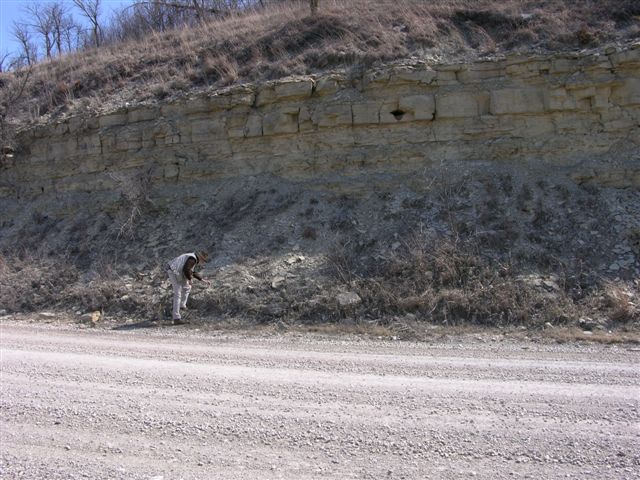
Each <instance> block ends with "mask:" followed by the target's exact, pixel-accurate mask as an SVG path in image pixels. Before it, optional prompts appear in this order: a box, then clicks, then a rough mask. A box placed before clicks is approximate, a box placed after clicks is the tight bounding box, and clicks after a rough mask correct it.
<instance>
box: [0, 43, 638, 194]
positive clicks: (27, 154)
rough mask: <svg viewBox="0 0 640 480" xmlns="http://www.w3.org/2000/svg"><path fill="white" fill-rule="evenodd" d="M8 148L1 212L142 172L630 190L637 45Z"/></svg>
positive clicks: (171, 109) (345, 80) (144, 115)
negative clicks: (535, 179) (480, 172)
mask: <svg viewBox="0 0 640 480" xmlns="http://www.w3.org/2000/svg"><path fill="white" fill-rule="evenodd" d="M19 141H20V149H19V151H18V152H17V153H16V155H15V158H14V159H13V161H12V162H11V164H7V165H5V166H4V170H3V172H2V177H3V179H2V181H1V185H0V198H1V199H3V200H0V202H2V203H6V202H8V201H9V200H10V199H11V200H15V199H16V198H17V197H19V198H22V199H25V198H35V197H39V196H43V195H44V196H47V195H50V194H55V195H57V196H58V197H59V196H60V195H64V194H65V192H74V191H80V192H94V193H95V192H100V191H102V192H105V193H106V192H109V191H111V190H113V189H114V185H115V183H116V182H117V178H118V176H119V175H127V174H136V173H139V172H142V171H149V172H150V173H149V175H150V177H151V178H150V181H151V182H152V183H153V185H154V186H162V185H167V184H173V185H175V184H182V183H185V182H189V183H190V184H191V183H194V182H209V181H212V180H220V179H225V178H232V177H238V176H246V175H260V174H273V175H275V176H279V177H283V178H286V179H288V180H294V181H297V180H311V179H313V180H314V181H317V180H318V179H322V178H323V177H325V176H327V175H333V174H338V175H339V176H340V177H345V176H346V177H349V176H358V177H360V176H362V175H366V174H370V173H381V172H395V173H411V172H422V171H424V170H425V169H430V168H431V167H433V166H438V165H442V164H443V163H445V162H448V163H454V164H456V165H458V167H459V168H463V169H465V170H468V171H473V169H474V168H481V169H485V168H487V166H491V168H500V166H501V165H509V166H512V167H513V166H515V167H516V168H521V169H522V171H523V172H527V174H531V175H539V176H543V177H545V176H549V175H562V176H568V177H570V178H572V179H573V180H574V181H575V182H578V183H593V184H601V185H605V186H614V187H634V188H638V187H640V44H635V45H632V46H630V47H628V48H626V49H624V50H621V51H619V50H616V49H615V48H611V49H609V50H606V51H604V52H599V53H589V54H579V53H576V54H574V55H568V54H563V55H554V56H540V57H524V56H517V55H514V56H509V57H506V58H500V59H494V60H490V61H485V62H478V63H472V64H455V65H444V64H443V65H427V64H423V63H411V64H408V63H407V64H400V65H394V66H391V67H389V68H387V69H384V70H375V71H368V72H365V73H362V74H354V73H351V74H349V75H347V74H328V75H325V76H309V77H302V78H290V79H286V80H282V81H277V82H273V83H270V84H264V85H242V86H236V87H232V88H229V89H227V90H225V91H218V92H214V93H209V94H201V95H198V96H193V97H191V98H186V99H181V100H176V101H173V102H170V103H167V104H162V105H153V106H132V107H123V108H121V109H119V110H117V111H113V112H110V113H108V114H105V115H102V116H98V117H90V116H87V115H77V116H73V117H70V118H67V119H65V120H64V121H61V122H58V123H53V124H47V125H37V126H33V127H31V128H28V129H25V130H23V131H22V132H21V134H20V136H19ZM151 166H153V169H152V171H151V170H148V169H149V168H150V167H151ZM458 167H457V168H458Z"/></svg>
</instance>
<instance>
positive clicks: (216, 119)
mask: <svg viewBox="0 0 640 480" xmlns="http://www.w3.org/2000/svg"><path fill="white" fill-rule="evenodd" d="M226 130H227V122H226V119H225V117H223V116H221V115H211V116H210V117H207V118H203V119H201V120H197V121H192V122H191V139H192V141H193V142H200V141H206V140H207V139H208V138H210V137H212V136H214V137H215V136H221V135H225V134H226Z"/></svg>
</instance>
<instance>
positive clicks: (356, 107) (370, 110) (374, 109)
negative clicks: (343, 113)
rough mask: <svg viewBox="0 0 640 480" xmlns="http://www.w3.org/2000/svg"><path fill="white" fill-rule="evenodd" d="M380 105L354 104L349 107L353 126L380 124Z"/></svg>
mask: <svg viewBox="0 0 640 480" xmlns="http://www.w3.org/2000/svg"><path fill="white" fill-rule="evenodd" d="M380 106H381V105H380V103H379V102H365V103H354V104H353V105H352V106H351V109H352V112H353V124H354V125H375V124H378V123H380Z"/></svg>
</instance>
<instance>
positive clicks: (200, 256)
mask: <svg viewBox="0 0 640 480" xmlns="http://www.w3.org/2000/svg"><path fill="white" fill-rule="evenodd" d="M196 255H197V256H198V259H199V260H200V261H201V262H206V261H207V260H209V254H208V253H207V252H205V251H204V250H199V251H198V252H196Z"/></svg>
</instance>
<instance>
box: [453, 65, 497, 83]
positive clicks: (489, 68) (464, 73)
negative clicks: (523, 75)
mask: <svg viewBox="0 0 640 480" xmlns="http://www.w3.org/2000/svg"><path fill="white" fill-rule="evenodd" d="M502 76H504V67H503V66H502V65H501V64H499V63H497V62H490V63H489V62H488V63H480V64H471V65H468V66H465V68H464V69H463V70H460V71H459V72H458V74H457V79H458V81H459V82H461V83H478V82H484V81H486V80H493V79H497V78H500V77H502Z"/></svg>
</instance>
